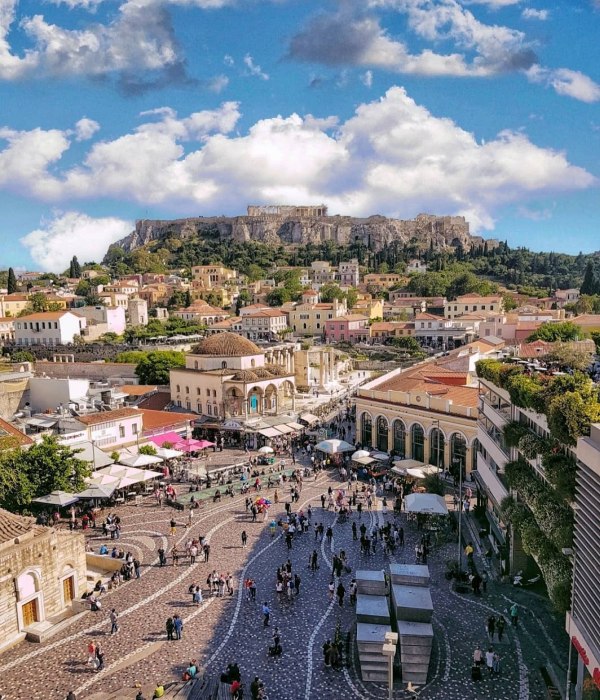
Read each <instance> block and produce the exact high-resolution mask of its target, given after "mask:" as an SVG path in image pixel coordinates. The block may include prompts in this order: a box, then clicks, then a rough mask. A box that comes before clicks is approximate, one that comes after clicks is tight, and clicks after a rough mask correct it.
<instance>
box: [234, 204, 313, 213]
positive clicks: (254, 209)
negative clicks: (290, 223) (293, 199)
mask: <svg viewBox="0 0 600 700" xmlns="http://www.w3.org/2000/svg"><path fill="white" fill-rule="evenodd" d="M268 214H272V215H274V216H327V207H326V206H325V204H319V205H317V206H314V207H311V206H308V207H305V206H302V207H297V206H294V205H287V204H266V205H264V206H261V205H254V204H250V205H249V206H248V216H265V215H268Z"/></svg>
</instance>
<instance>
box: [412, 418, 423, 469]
mask: <svg viewBox="0 0 600 700" xmlns="http://www.w3.org/2000/svg"><path fill="white" fill-rule="evenodd" d="M411 446H412V458H413V459H416V460H417V461H418V462H423V461H424V459H425V432H424V430H423V428H422V426H420V425H419V424H418V423H415V424H414V425H413V427H412V428H411Z"/></svg>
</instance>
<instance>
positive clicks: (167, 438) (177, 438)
mask: <svg viewBox="0 0 600 700" xmlns="http://www.w3.org/2000/svg"><path fill="white" fill-rule="evenodd" d="M150 441H151V442H153V443H154V444H155V445H158V446H159V447H162V446H163V444H164V443H165V442H170V443H171V444H172V445H174V444H175V443H176V442H181V435H178V434H177V433H173V432H171V433H161V434H160V435H153V436H152V437H151V438H150Z"/></svg>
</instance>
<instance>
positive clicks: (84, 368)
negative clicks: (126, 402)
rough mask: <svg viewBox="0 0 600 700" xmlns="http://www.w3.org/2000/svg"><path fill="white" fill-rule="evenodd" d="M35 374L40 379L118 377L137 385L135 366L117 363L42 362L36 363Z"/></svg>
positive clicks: (97, 379)
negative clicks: (42, 377) (45, 377)
mask: <svg viewBox="0 0 600 700" xmlns="http://www.w3.org/2000/svg"><path fill="white" fill-rule="evenodd" d="M35 374H36V375H37V376H38V377H41V376H42V375H44V374H45V375H46V376H47V377H53V378H55V379H66V378H67V377H69V378H83V379H91V380H94V381H100V380H103V379H111V378H115V377H118V378H120V379H126V380H127V381H128V382H129V383H130V384H137V382H138V378H137V376H136V374H135V365H134V364H130V363H126V362H123V363H117V362H48V361H45V360H42V361H40V362H36V363H35Z"/></svg>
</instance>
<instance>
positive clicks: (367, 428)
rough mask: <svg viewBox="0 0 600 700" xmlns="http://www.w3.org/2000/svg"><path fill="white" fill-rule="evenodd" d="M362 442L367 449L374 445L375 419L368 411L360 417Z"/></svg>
mask: <svg viewBox="0 0 600 700" xmlns="http://www.w3.org/2000/svg"><path fill="white" fill-rule="evenodd" d="M360 442H361V445H364V446H365V447H371V445H372V444H373V418H372V416H371V414H370V413H367V412H366V411H365V412H364V413H363V414H362V416H361V417H360Z"/></svg>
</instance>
